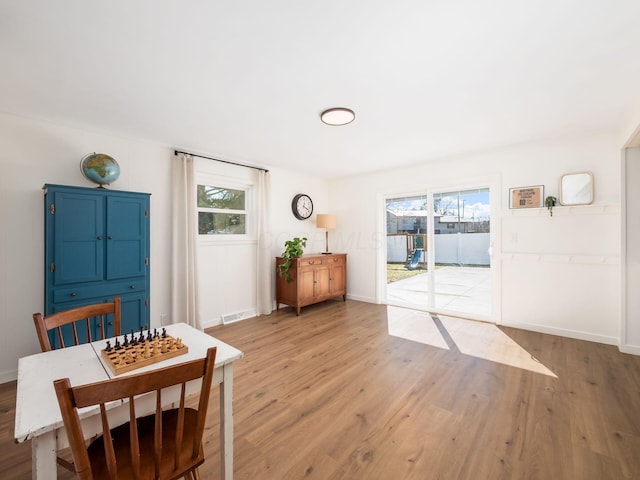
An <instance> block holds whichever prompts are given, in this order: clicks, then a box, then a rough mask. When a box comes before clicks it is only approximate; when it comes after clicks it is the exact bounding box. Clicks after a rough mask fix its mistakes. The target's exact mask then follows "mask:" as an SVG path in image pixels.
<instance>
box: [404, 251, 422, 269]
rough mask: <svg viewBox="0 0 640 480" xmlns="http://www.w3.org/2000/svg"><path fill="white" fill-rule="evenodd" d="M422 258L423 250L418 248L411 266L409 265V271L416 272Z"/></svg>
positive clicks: (412, 258)
mask: <svg viewBox="0 0 640 480" xmlns="http://www.w3.org/2000/svg"><path fill="white" fill-rule="evenodd" d="M420 258H422V248H416V249H415V250H414V251H413V257H411V261H410V262H409V265H407V270H415V269H416V268H418V263H420Z"/></svg>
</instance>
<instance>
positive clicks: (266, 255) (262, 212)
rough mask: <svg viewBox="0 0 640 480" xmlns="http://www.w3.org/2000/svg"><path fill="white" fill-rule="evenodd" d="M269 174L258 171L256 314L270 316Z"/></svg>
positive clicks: (271, 300)
mask: <svg viewBox="0 0 640 480" xmlns="http://www.w3.org/2000/svg"><path fill="white" fill-rule="evenodd" d="M269 185H270V177H269V172H265V171H264V170H258V192H257V193H258V201H257V202H256V203H257V209H258V211H257V214H258V242H257V245H256V248H257V253H256V260H257V265H256V281H257V283H256V313H257V314H258V315H269V314H270V313H271V312H272V311H273V292H272V286H271V285H272V283H273V282H272V277H273V269H274V268H275V267H274V266H273V265H272V260H273V258H272V257H273V256H272V255H271V245H270V238H269V190H270V186H269Z"/></svg>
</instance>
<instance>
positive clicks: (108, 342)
mask: <svg viewBox="0 0 640 480" xmlns="http://www.w3.org/2000/svg"><path fill="white" fill-rule="evenodd" d="M104 350H105V352H110V351H111V342H110V341H109V340H107V347H106V348H105V349H104Z"/></svg>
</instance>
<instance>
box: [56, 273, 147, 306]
mask: <svg viewBox="0 0 640 480" xmlns="http://www.w3.org/2000/svg"><path fill="white" fill-rule="evenodd" d="M145 291H146V282H145V279H144V278H135V279H131V280H128V281H123V282H115V283H114V282H110V283H109V284H108V285H105V284H100V285H90V286H87V285H81V286H75V287H64V288H56V289H54V291H53V303H55V304H58V303H64V302H73V301H76V300H83V299H85V298H95V297H105V298H107V297H108V298H113V297H114V296H115V295H125V294H127V293H137V292H145Z"/></svg>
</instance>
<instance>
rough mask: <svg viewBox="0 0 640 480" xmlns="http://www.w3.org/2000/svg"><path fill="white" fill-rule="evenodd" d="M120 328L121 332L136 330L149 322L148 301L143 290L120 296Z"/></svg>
mask: <svg viewBox="0 0 640 480" xmlns="http://www.w3.org/2000/svg"><path fill="white" fill-rule="evenodd" d="M120 301H121V302H120V322H121V326H120V330H121V332H122V334H125V333H131V330H133V331H134V332H137V331H139V330H140V327H144V326H146V325H148V324H149V306H148V305H149V301H148V300H147V295H146V294H145V293H144V292H140V293H134V294H127V295H123V296H122V297H120Z"/></svg>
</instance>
